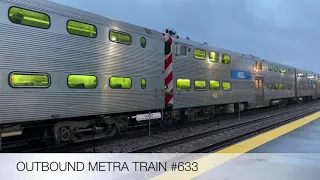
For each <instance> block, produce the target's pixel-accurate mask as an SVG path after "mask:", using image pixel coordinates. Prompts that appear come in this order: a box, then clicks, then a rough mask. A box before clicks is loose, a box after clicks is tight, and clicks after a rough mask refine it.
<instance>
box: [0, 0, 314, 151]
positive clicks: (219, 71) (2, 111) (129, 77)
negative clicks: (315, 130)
mask: <svg viewBox="0 0 320 180" xmlns="http://www.w3.org/2000/svg"><path fill="white" fill-rule="evenodd" d="M0 42H1V44H0V51H1V56H0V149H1V138H3V137H11V136H16V135H21V134H22V135H23V132H24V129H26V128H28V127H29V126H31V127H38V126H37V125H38V124H41V125H43V124H45V125H47V126H44V127H45V128H44V129H43V136H44V137H43V138H44V139H48V138H49V139H51V138H53V139H54V141H55V143H67V142H70V141H71V142H79V141H85V140H89V139H92V136H91V135H90V133H94V134H95V138H102V137H107V136H113V135H115V134H116V133H118V132H122V131H125V130H127V128H128V124H129V121H143V120H149V119H158V120H159V121H160V122H161V123H164V124H167V125H170V124H171V123H172V122H174V121H184V120H188V121H198V120H203V119H208V118H211V117H213V116H215V115H217V114H220V113H233V112H235V111H244V110H246V109H253V108H259V107H266V106H272V105H276V104H284V103H287V102H289V101H297V100H299V99H304V100H311V99H316V98H319V97H320V87H319V85H320V84H319V83H320V76H319V74H316V73H312V72H309V71H304V70H300V69H297V68H294V67H290V66H287V65H283V64H279V63H276V62H272V61H268V60H264V59H261V58H259V57H255V56H252V55H247V54H241V53H236V52H233V51H230V50H226V49H221V48H217V47H214V46H210V45H208V44H207V43H199V42H196V41H192V40H190V39H189V38H186V39H184V38H180V37H178V35H177V33H176V32H174V31H172V30H170V29H166V31H165V32H159V31H155V30H151V29H148V28H145V27H140V26H136V25H133V24H129V23H125V22H121V21H118V20H113V19H109V18H105V17H102V16H99V15H95V14H92V13H88V12H85V11H82V10H78V9H75V8H70V7H67V6H63V5H59V4H56V3H53V2H50V1H43V0H23V1H22V0H0ZM39 127H40V126H39ZM41 127H42V126H41Z"/></svg>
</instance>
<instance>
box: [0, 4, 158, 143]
mask: <svg viewBox="0 0 320 180" xmlns="http://www.w3.org/2000/svg"><path fill="white" fill-rule="evenodd" d="M0 31H1V32H0V42H1V43H0V50H1V56H0V77H1V78H0V102H1V103H0V124H12V123H20V124H21V123H22V124H23V122H33V121H39V120H57V119H64V120H65V121H59V122H57V123H56V124H55V126H54V128H53V129H54V130H53V133H54V134H55V136H56V139H57V141H66V140H67V141H68V140H70V139H72V140H73V141H78V139H79V138H78V136H76V135H73V134H83V133H84V132H86V131H92V130H93V129H95V130H96V131H101V132H104V133H102V135H101V136H107V135H114V133H115V132H116V131H121V130H122V129H126V126H127V121H128V118H129V117H132V116H135V117H138V118H139V117H140V116H141V114H142V115H143V113H144V112H149V111H151V112H159V111H160V110H161V109H164V103H163V99H164V81H163V67H164V39H163V36H162V34H161V33H160V32H157V31H153V30H150V29H147V28H143V27H139V26H136V25H132V24H128V23H124V22H120V21H117V20H112V19H108V18H104V17H101V16H98V15H94V14H91V13H88V12H84V11H81V10H78V9H74V8H69V7H66V6H62V5H59V4H56V3H52V2H50V1H43V0H24V1H11V0H1V1H0ZM130 112H135V113H133V114H130ZM140 112H141V113H140ZM124 113H126V114H125V115H124ZM127 113H128V114H127ZM137 114H140V116H139V115H138V116H136V115H137ZM106 115H108V116H106ZM153 115H154V116H155V117H157V116H159V113H155V114H153ZM79 117H81V118H80V120H81V121H79ZM74 118H77V119H76V120H74ZM140 118H143V116H142V117H140ZM6 127H7V126H3V127H2V129H3V130H2V134H5V132H6V129H7V128H6ZM18 127H19V131H21V126H18ZM11 131H12V130H11ZM71 131H72V133H71ZM3 136H4V135H3ZM79 137H80V136H79ZM97 137H99V135H98V136H97ZM82 139H84V138H82Z"/></svg>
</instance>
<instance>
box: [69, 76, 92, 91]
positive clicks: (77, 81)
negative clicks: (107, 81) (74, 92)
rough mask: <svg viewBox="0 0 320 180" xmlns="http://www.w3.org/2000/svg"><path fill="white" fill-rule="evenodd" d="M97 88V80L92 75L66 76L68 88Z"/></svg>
mask: <svg viewBox="0 0 320 180" xmlns="http://www.w3.org/2000/svg"><path fill="white" fill-rule="evenodd" d="M97 86H98V80H97V77H96V76H93V75H80V74H79V75H78V74H73V75H69V76H68V87H69V88H72V89H73V88H76V89H95V88H96V87H97Z"/></svg>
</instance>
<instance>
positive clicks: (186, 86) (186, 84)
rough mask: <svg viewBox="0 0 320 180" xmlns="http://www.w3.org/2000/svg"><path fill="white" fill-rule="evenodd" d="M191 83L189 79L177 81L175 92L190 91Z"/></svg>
mask: <svg viewBox="0 0 320 180" xmlns="http://www.w3.org/2000/svg"><path fill="white" fill-rule="evenodd" d="M190 89H191V81H190V80H189V79H178V80H177V90H178V91H190Z"/></svg>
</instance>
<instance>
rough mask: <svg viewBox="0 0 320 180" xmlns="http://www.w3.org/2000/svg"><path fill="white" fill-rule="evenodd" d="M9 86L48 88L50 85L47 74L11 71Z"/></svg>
mask: <svg viewBox="0 0 320 180" xmlns="http://www.w3.org/2000/svg"><path fill="white" fill-rule="evenodd" d="M10 85H11V87H14V88H18V87H38V88H48V87H49V86H50V77H49V75H48V74H40V73H39V74H34V73H30V74H29V73H11V75H10Z"/></svg>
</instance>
